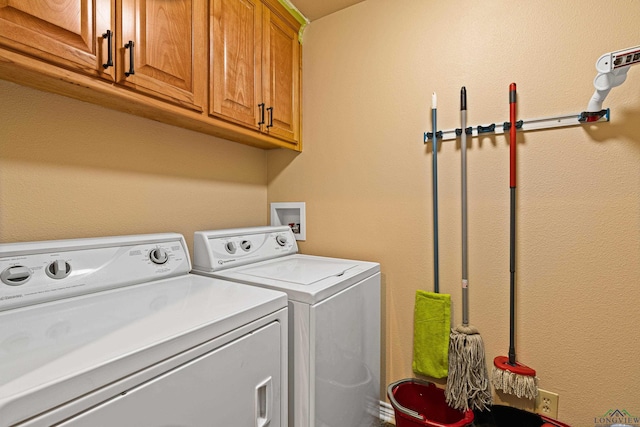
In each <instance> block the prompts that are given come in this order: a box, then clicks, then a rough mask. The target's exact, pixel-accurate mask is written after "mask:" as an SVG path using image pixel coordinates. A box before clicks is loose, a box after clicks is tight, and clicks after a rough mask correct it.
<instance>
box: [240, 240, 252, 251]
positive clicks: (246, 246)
mask: <svg viewBox="0 0 640 427" xmlns="http://www.w3.org/2000/svg"><path fill="white" fill-rule="evenodd" d="M240 247H241V248H242V250H243V251H245V252H249V250H250V249H251V241H249V240H243V241H242V242H240Z"/></svg>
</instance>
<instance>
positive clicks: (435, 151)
mask: <svg viewBox="0 0 640 427" xmlns="http://www.w3.org/2000/svg"><path fill="white" fill-rule="evenodd" d="M437 104H438V102H437V97H436V93H435V92H434V93H433V95H432V97H431V122H432V123H433V168H432V169H433V179H432V182H433V290H434V292H435V293H439V292H440V274H439V271H438V265H439V262H438V138H437V136H436V135H437V133H438V127H437V115H438V114H437V113H438V108H437Z"/></svg>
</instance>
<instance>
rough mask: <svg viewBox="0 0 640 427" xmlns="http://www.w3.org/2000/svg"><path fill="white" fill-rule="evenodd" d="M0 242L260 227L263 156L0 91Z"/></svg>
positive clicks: (45, 98) (53, 98)
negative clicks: (249, 226)
mask: <svg viewBox="0 0 640 427" xmlns="http://www.w3.org/2000/svg"><path fill="white" fill-rule="evenodd" d="M0 95H1V96H0V99H1V101H0V242H14V241H30V240H48V239H64V238H76V237H93V236H108V235H120V234H138V233H155V232H166V231H174V232H179V233H182V234H184V235H185V238H186V239H187V242H188V243H189V246H190V247H192V241H193V232H194V231H196V230H203V229H212V228H224V227H237V226H248V225H262V224H264V223H265V222H266V219H267V210H266V207H265V206H266V200H267V187H266V152H265V151H263V150H259V149H256V148H251V147H246V146H243V145H240V144H235V143H232V142H229V141H224V140H221V139H216V138H214V137H210V136H207V135H203V134H199V133H196V132H191V131H187V130H184V129H180V128H177V127H173V126H168V125H165V124H161V123H158V122H154V121H152V120H146V119H142V118H139V117H135V116H131V115H127V114H123V113H119V112H115V111H112V110H107V109H105V108H101V107H99V106H95V105H92V104H87V103H84V102H80V101H76V100H72V99H68V98H65V97H61V96H58V95H53V94H48V93H44V92H40V91H36V90H33V89H29V88H24V87H21V86H18V85H15V84H13V83H8V82H4V81H0Z"/></svg>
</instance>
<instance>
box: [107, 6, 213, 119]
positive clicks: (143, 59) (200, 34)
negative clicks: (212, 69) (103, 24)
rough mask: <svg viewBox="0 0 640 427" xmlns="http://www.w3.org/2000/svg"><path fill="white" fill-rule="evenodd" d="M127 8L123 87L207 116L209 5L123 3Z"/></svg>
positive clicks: (123, 34) (122, 32)
mask: <svg viewBox="0 0 640 427" xmlns="http://www.w3.org/2000/svg"><path fill="white" fill-rule="evenodd" d="M121 4H122V13H121V17H122V21H121V28H120V31H118V33H119V34H120V35H119V37H118V38H117V39H118V43H119V44H118V50H117V52H118V58H117V59H118V63H119V64H121V66H119V67H118V68H117V82H118V83H119V84H122V85H124V86H127V87H130V88H132V89H135V90H136V91H139V92H144V93H147V94H149V95H154V96H157V97H160V98H162V99H166V100H169V101H172V102H174V103H177V104H179V105H181V106H183V107H187V108H190V109H195V110H199V111H202V106H203V104H204V102H203V98H204V96H203V92H204V91H205V90H206V89H205V84H204V82H206V71H205V70H206V66H207V62H206V56H205V55H206V40H207V39H206V25H207V19H206V16H207V12H206V10H207V9H206V4H205V0H180V1H175V0H145V1H140V0H121ZM132 59H133V63H132V61H131V60H132ZM132 71H133V72H132Z"/></svg>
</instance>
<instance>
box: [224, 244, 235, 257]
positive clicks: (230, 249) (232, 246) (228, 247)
mask: <svg viewBox="0 0 640 427" xmlns="http://www.w3.org/2000/svg"><path fill="white" fill-rule="evenodd" d="M224 248H225V249H226V250H227V252H229V253H230V254H235V253H236V244H235V243H233V242H227V243H226V244H225V245H224Z"/></svg>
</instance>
